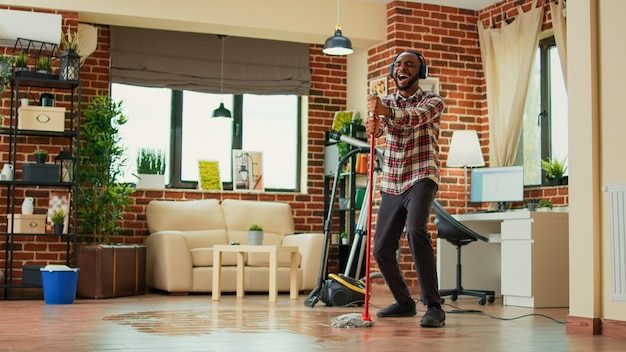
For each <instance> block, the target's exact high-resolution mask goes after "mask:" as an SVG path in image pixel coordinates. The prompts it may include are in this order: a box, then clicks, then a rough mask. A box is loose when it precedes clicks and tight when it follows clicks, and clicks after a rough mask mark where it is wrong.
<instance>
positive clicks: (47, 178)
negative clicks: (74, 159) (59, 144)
mask: <svg viewBox="0 0 626 352" xmlns="http://www.w3.org/2000/svg"><path fill="white" fill-rule="evenodd" d="M60 178H61V176H60V175H59V165H56V164H34V163H30V164H22V181H24V182H59V180H60Z"/></svg>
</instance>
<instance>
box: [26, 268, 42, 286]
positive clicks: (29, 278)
mask: <svg viewBox="0 0 626 352" xmlns="http://www.w3.org/2000/svg"><path fill="white" fill-rule="evenodd" d="M41 268H43V266H41V265H24V266H22V284H23V285H26V286H41V271H40V269H41Z"/></svg>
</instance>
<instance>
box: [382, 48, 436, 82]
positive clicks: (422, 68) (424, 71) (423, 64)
mask: <svg viewBox="0 0 626 352" xmlns="http://www.w3.org/2000/svg"><path fill="white" fill-rule="evenodd" d="M404 53H412V54H414V55H415V56H417V58H418V59H419V60H420V63H421V65H420V72H419V78H421V79H425V78H427V77H428V66H426V59H424V56H422V54H420V53H418V52H417V51H413V50H405V51H403V52H401V53H400V54H398V55H396V57H394V58H393V63H392V64H391V66H389V77H391V78H393V67H394V65H395V64H396V60H397V59H398V56H400V55H402V54H404Z"/></svg>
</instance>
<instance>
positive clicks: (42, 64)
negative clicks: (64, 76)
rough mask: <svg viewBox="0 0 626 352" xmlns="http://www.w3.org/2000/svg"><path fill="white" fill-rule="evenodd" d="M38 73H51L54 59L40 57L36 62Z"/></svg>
mask: <svg viewBox="0 0 626 352" xmlns="http://www.w3.org/2000/svg"><path fill="white" fill-rule="evenodd" d="M35 67H36V68H37V72H38V73H44V74H49V73H50V70H51V69H52V59H51V58H49V57H40V58H38V59H37V63H36V64H35Z"/></svg>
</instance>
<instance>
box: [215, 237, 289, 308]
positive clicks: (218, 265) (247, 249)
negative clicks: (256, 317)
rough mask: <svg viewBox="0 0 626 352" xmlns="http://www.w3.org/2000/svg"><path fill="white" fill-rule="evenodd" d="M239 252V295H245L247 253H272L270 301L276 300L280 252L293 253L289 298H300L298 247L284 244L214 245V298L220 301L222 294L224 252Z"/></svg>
mask: <svg viewBox="0 0 626 352" xmlns="http://www.w3.org/2000/svg"><path fill="white" fill-rule="evenodd" d="M226 252H234V253H237V297H243V296H244V289H243V283H244V259H245V254H246V253H253V252H259V253H269V255H270V282H269V296H270V302H276V298H277V296H278V289H277V287H276V275H277V273H278V259H277V255H278V253H291V262H290V263H291V271H290V273H291V277H290V278H289V298H291V299H297V298H298V280H297V279H298V257H297V255H296V254H298V247H283V246H251V245H215V246H213V288H212V289H211V291H212V293H211V296H212V299H213V300H214V301H219V300H220V296H221V294H222V288H221V287H220V282H221V281H220V279H221V276H222V253H226Z"/></svg>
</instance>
